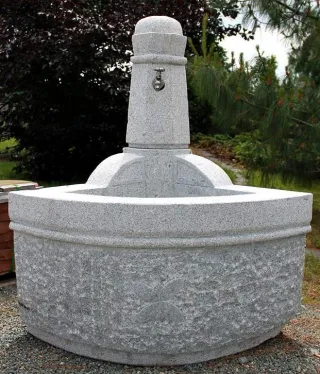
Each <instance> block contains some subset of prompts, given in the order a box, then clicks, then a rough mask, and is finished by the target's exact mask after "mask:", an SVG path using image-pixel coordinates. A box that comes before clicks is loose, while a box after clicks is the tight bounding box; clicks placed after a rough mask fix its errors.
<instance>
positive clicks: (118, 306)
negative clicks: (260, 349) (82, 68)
mask: <svg viewBox="0 0 320 374" xmlns="http://www.w3.org/2000/svg"><path fill="white" fill-rule="evenodd" d="M102 192H103V189H101V187H98V186H94V185H89V184H86V185H76V186H64V187H55V188H48V189H43V190H38V191H23V192H14V193H10V196H9V199H10V200H9V201H10V204H9V209H10V217H11V221H12V223H11V228H12V229H13V230H15V255H16V268H17V284H18V297H19V304H20V310H21V316H22V318H23V321H24V322H25V324H26V326H27V329H28V331H29V332H30V333H31V334H33V335H35V336H37V337H39V338H41V339H43V340H45V341H47V342H49V343H51V344H53V345H56V346H58V347H61V348H64V349H66V350H68V351H71V352H74V353H78V354H80V355H84V356H89V357H93V358H98V359H103V360H108V361H115V362H121V363H126V364H134V365H178V364H186V363H193V362H198V361H204V360H209V359H213V358H217V357H220V356H224V355H227V354H232V353H235V352H239V351H242V350H245V349H248V348H251V347H253V346H256V345H258V344H260V343H261V342H263V341H265V340H267V339H269V338H272V337H274V336H276V335H277V334H278V333H279V332H280V330H281V328H282V327H283V325H284V324H285V323H286V322H287V321H288V319H290V318H291V317H293V316H294V315H295V314H296V313H297V312H298V311H299V308H300V304H301V282H302V272H303V263H304V247H305V234H306V232H308V231H310V226H309V222H310V220H311V212H312V195H311V194H306V193H296V192H288V191H280V190H269V189H260V188H253V187H243V186H234V185H228V186H222V187H220V188H216V195H215V196H202V197H178V198H177V197H175V198H137V197H117V196H103V195H100V193H102Z"/></svg>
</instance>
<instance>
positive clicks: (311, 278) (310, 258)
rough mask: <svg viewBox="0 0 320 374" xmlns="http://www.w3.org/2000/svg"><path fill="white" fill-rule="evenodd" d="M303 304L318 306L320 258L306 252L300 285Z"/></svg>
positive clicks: (319, 301) (319, 295)
mask: <svg viewBox="0 0 320 374" xmlns="http://www.w3.org/2000/svg"><path fill="white" fill-rule="evenodd" d="M302 300H303V303H304V304H311V305H317V306H320V260H319V259H318V258H316V257H315V256H314V255H312V254H310V253H307V254H306V259H305V268H304V280H303V286H302Z"/></svg>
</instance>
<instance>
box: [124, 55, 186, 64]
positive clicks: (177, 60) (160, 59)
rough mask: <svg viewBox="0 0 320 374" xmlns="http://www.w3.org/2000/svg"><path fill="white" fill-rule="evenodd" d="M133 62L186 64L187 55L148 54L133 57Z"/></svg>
mask: <svg viewBox="0 0 320 374" xmlns="http://www.w3.org/2000/svg"><path fill="white" fill-rule="evenodd" d="M131 62H132V63H134V64H171V65H186V64H187V59H186V58H185V57H179V56H172V55H171V56H170V55H157V54H147V55H142V56H133V57H131Z"/></svg>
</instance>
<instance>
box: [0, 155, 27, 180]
mask: <svg viewBox="0 0 320 374" xmlns="http://www.w3.org/2000/svg"><path fill="white" fill-rule="evenodd" d="M15 165H16V164H15V162H13V161H4V160H1V159H0V180H4V179H23V178H20V177H19V176H18V175H17V174H16V172H15V171H14V170H13V168H14V167H15Z"/></svg>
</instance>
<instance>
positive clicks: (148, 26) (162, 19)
mask: <svg viewBox="0 0 320 374" xmlns="http://www.w3.org/2000/svg"><path fill="white" fill-rule="evenodd" d="M134 33H135V35H137V34H147V33H157V34H177V35H183V34H182V27H181V25H180V23H179V22H178V21H176V20H175V19H173V18H170V17H166V16H152V17H146V18H143V19H142V20H140V21H139V22H138V23H137V24H136V28H135V32H134Z"/></svg>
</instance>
